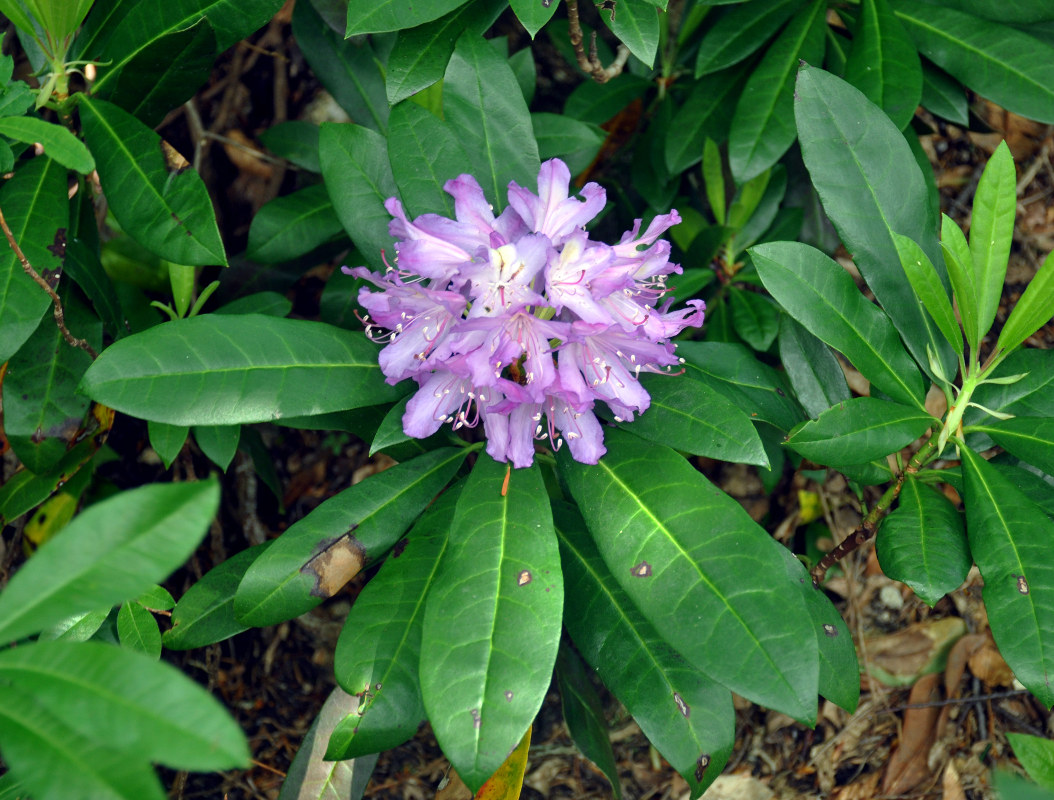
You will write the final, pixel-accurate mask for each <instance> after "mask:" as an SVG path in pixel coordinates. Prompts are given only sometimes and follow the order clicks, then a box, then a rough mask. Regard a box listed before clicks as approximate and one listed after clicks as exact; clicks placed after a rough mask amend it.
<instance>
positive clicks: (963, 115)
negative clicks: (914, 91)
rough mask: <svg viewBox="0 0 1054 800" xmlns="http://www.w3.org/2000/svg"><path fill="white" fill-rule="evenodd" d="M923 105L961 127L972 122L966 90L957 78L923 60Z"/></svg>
mask: <svg viewBox="0 0 1054 800" xmlns="http://www.w3.org/2000/svg"><path fill="white" fill-rule="evenodd" d="M922 105H923V106H925V107H926V110H927V111H931V112H933V113H934V114H936V115H937V116H938V117H944V119H946V120H948V121H949V122H952V123H954V124H956V125H958V126H960V127H961V128H966V127H968V126H969V124H970V118H969V113H968V111H969V109H968V107H967V104H966V90H965V89H963V87H962V84H961V83H959V82H958V81H957V80H955V78H953V77H952V76H951V75H949V74H948V73H947V72H945V71H944V70H942V69H941V68H940V67H936V66H934V65H933V64H931V63H930V62H929V61H923V62H922Z"/></svg>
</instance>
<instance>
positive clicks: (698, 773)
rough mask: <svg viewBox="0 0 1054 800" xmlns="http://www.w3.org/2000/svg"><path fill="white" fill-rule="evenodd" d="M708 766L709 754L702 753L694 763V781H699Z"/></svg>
mask: <svg viewBox="0 0 1054 800" xmlns="http://www.w3.org/2000/svg"><path fill="white" fill-rule="evenodd" d="M709 766H710V754H709V753H703V754H702V755H701V756H699V760H698V761H696V762H695V779H696V780H697V781H701V780H702V779H703V775H705V774H706V768H707V767H709Z"/></svg>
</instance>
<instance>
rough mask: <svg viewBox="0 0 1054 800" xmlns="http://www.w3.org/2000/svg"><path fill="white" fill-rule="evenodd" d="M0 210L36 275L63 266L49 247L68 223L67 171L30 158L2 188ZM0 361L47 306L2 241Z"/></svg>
mask: <svg viewBox="0 0 1054 800" xmlns="http://www.w3.org/2000/svg"><path fill="white" fill-rule="evenodd" d="M0 208H2V209H3V211H4V219H6V220H7V225H8V227H9V228H11V233H12V234H13V235H14V238H15V241H16V242H18V245H19V247H20V248H21V249H22V252H23V253H24V254H25V256H26V258H27V259H29V263H30V264H32V265H33V266H34V268H35V269H36V270H37V272H38V273H50V272H56V271H58V270H59V269H61V267H62V262H61V261H60V260H59V259H58V258H57V257H56V255H55V253H54V252H53V251H51V250H49V249H48V247H49V246H53V245H54V243H55V242H56V241H58V237H59V231H60V230H61V229H64V228H66V226H67V225H68V222H67V218H68V216H69V211H68V210H67V208H68V201H67V200H66V170H65V168H64V167H62V166H60V165H59V164H57V163H56V162H54V161H52V160H51V159H50V158H34V159H32V160H31V161H29V162H28V163H27V164H24V165H22V166H21V167H20V168H19V169H18V170H16V171H15V175H14V177H13V178H11V179H10V180H7V181H5V182H4V184H3V186H0ZM0 244H2V245H3V247H0V362H3V361H7V360H8V359H9V358H11V356H12V355H14V354H15V353H16V352H17V351H18V348H20V347H21V346H22V344H23V343H24V342H25V341H26V340H27V339H28V338H29V337H30V334H32V333H33V331H34V330H36V327H37V325H38V324H40V318H41V317H42V316H44V312H45V311H46V310H47V309H48V308H49V307H50V306H51V301H50V300H49V299H48V296H47V294H45V293H44V291H43V290H42V289H41V288H40V287H39V286H37V284H36V283H35V282H34V281H33V279H32V278H30V277H29V276H28V275H27V274H26V273H25V271H24V270H23V269H22V263H21V262H20V261H19V260H18V257H17V256H16V255H15V253H14V251H13V250H12V249H11V248H10V247H9V246H8V244H7V240H6V237H5V238H4V239H3V240H0Z"/></svg>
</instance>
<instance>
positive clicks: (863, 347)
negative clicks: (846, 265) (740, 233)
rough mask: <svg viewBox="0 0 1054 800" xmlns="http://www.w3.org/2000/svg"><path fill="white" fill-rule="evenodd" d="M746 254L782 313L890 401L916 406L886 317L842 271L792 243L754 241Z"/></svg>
mask: <svg viewBox="0 0 1054 800" xmlns="http://www.w3.org/2000/svg"><path fill="white" fill-rule="evenodd" d="M749 252H750V257H751V260H752V261H753V262H754V265H755V266H756V267H757V270H758V274H759V275H760V276H761V280H762V282H763V283H764V284H765V288H766V289H768V291H769V293H770V294H771V295H772V296H773V297H774V298H775V299H776V301H777V302H778V303H779V304H780V305H781V306H783V308H784V309H785V310H786V312H787V313H788V314H790V315H791V316H792V317H794V319H796V320H797V321H798V322H800V323H801V324H802V325H803V326H804V327H805V328H806V329H807V330H808V331H809V332H810V333H812V334H813V335H814V336H816V337H817V338H818V339H820V340H822V341H824V342H826V343H827V344H829V345H830V346H831V347H833V348H834V349H835V350H837V351H839V352H840V353H842V354H843V355H844V356H845V357H846V358H847V359H849V361H850V362H851V363H852V364H853V366H855V367H856V368H857V369H858V370H860V372H862V373H863V375H864V377H866V378H867V379H868V380H870V381H871V382H872V383H873V384H874V385H875V386H877V387H878V388H879V389H881V390H882V391H883V392H885V393H886V394H887V395H889V396H890V397H892V398H893V399H894V400H897V401H899V402H901V403H904V404H905V405H912V406H915V407H916V408H919V409H922V407H923V405H922V398H923V395H924V392H925V390H924V388H923V385H922V384H923V382H922V376H921V375H919V372H918V368H917V367H916V366H915V364H914V363H912V361H911V358H910V357H909V356H908V354H907V353H906V352H904V348H903V347H902V346H901V344H900V338H899V337H898V336H897V332H896V330H894V328H893V325H892V324H891V322H890V320H889V317H887V316H886V315H885V314H884V313H882V311H880V310H879V309H878V308H876V307H875V306H874V304H872V303H870V302H868V300H867V299H866V298H865V297H864V296H863V295H862V294H861V293H860V290H859V289H857V288H856V284H855V283H853V279H852V278H851V277H850V276H849V273H848V272H846V271H845V270H844V269H843V268H842V267H841V266H839V265H838V264H837V263H836V262H835V261H833V260H832V259H830V258H828V257H827V256H825V255H824V254H823V253H821V252H820V251H819V250H816V249H814V248H812V247H810V246H809V245H806V244H800V243H797V242H774V243H771V244H762V245H757V246H755V247H752V248H751V249H750V251H749ZM916 305H917V303H916Z"/></svg>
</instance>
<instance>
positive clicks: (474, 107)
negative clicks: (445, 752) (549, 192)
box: [443, 31, 540, 778]
mask: <svg viewBox="0 0 1054 800" xmlns="http://www.w3.org/2000/svg"><path fill="white" fill-rule="evenodd" d="M443 116H444V117H445V119H446V121H447V124H448V125H450V127H451V128H452V129H453V130H456V131H458V133H459V135H460V136H461V140H462V145H463V146H464V149H465V152H466V153H467V154H468V156H469V159H470V161H469V165H470V167H471V169H470V170H467V171H470V172H471V173H472V174H473V175H474V176H475V177H476V179H477V180H478V181H479V183H480V186H482V187H483V192H484V194H485V195H486V197H487V200H488V201H490V203H491V204H492V205H494V210H495V212H497V211H499V210H500V209H502V208H504V207H505V200H506V193H505V190H506V187H507V186H508V184H509V181H516V182H517V183H518V184H520V185H521V186H527V187H533V186H535V185H536V183H537V181H538V168H539V164H540V162H539V158H538V145H537V143H536V142H535V140H534V132H533V128H532V127H531V115H530V112H528V110H527V104H526V103H525V102H524V99H523V94H522V93H521V92H520V88H519V86H518V85H517V83H516V77H515V76H514V75H513V73H512V70H511V69H510V68H509V65H508V62H506V60H505V59H503V58H502V57H501V56H500V55H498V53H497V52H496V51H495V50H494V48H493V47H491V46H490V45H489V44H488V43H487V41H486V40H485V39H484V38H483V37H482V36H480V35H479V34H477V33H475V32H473V31H467V32H466V33H464V34H462V35H461V37H460V38H459V39H458V40H457V44H456V45H455V47H454V54H453V55H452V56H451V58H450V64H449V65H448V66H447V70H446V77H445V79H444V81H443ZM521 733H522V731H521ZM461 777H462V778H464V777H465V776H464V775H462V776H461Z"/></svg>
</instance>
